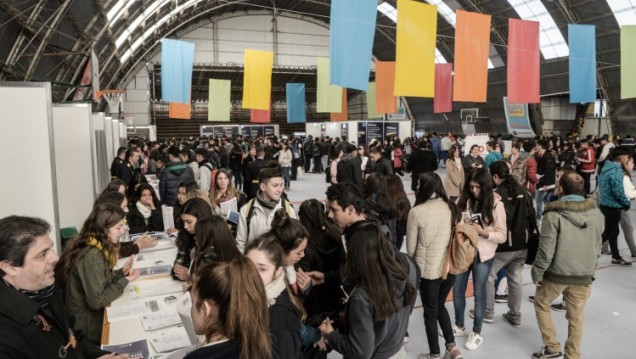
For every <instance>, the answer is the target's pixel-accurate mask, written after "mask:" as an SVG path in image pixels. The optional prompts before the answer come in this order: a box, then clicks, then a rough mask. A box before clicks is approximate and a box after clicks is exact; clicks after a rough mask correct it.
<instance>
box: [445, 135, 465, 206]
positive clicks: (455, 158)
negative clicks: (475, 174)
mask: <svg viewBox="0 0 636 359" xmlns="http://www.w3.org/2000/svg"><path fill="white" fill-rule="evenodd" d="M465 178H466V176H465V174H464V167H463V166H462V161H461V158H459V151H458V150H457V147H455V146H452V147H451V149H450V151H448V160H446V178H444V190H445V191H446V195H448V197H450V199H451V200H455V199H457V198H458V197H459V195H460V193H461V191H462V188H464V180H465Z"/></svg>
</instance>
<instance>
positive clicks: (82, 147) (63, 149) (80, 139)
mask: <svg viewBox="0 0 636 359" xmlns="http://www.w3.org/2000/svg"><path fill="white" fill-rule="evenodd" d="M53 135H54V142H53V143H54V146H55V166H56V174H57V194H58V203H59V216H60V227H61V228H65V227H75V228H77V230H78V231H79V230H81V228H82V224H83V223H84V220H85V219H86V217H87V216H88V214H89V213H90V212H91V209H92V208H93V202H94V201H95V178H94V177H95V174H94V171H93V167H94V165H93V152H94V148H95V146H94V144H93V142H94V138H95V136H94V132H93V121H92V114H91V106H90V104H56V105H54V106H53Z"/></svg>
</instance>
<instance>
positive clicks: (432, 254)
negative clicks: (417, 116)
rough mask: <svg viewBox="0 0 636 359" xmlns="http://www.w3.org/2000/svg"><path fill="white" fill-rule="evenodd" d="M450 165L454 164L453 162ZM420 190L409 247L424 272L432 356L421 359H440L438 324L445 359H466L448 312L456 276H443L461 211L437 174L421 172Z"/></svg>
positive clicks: (410, 218) (409, 228)
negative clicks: (450, 197) (448, 302)
mask: <svg viewBox="0 0 636 359" xmlns="http://www.w3.org/2000/svg"><path fill="white" fill-rule="evenodd" d="M450 161H451V160H450V159H449V160H448V162H450ZM451 166H454V164H452V163H451ZM417 189H418V190H417V194H416V196H415V206H414V207H413V208H412V209H411V211H410V212H409V214H408V219H407V221H406V248H407V253H408V255H409V257H411V258H413V259H414V260H415V262H416V263H417V265H418V266H419V268H420V271H421V277H422V278H421V281H420V288H419V291H420V297H421V298H422V306H423V307H424V326H425V328H426V338H427V339H428V348H429V350H430V353H429V354H422V355H420V356H419V357H418V359H434V358H440V356H441V353H440V347H439V342H438V339H437V323H439V325H440V327H441V328H442V329H441V332H442V334H443V335H444V339H445V340H446V347H445V349H446V353H445V355H444V358H445V359H459V358H463V357H462V355H461V352H460V351H459V348H458V347H457V345H456V344H455V336H454V334H453V325H452V323H451V320H450V316H449V315H448V311H447V310H446V298H447V297H448V293H450V291H451V289H452V288H453V283H454V282H455V276H454V275H452V274H449V275H448V276H447V277H446V278H444V277H443V274H444V264H445V255H446V250H447V247H448V244H449V242H450V239H451V233H452V229H453V227H454V225H455V224H456V223H457V222H458V221H459V219H460V211H459V208H458V207H457V205H455V203H454V202H452V201H451V200H450V199H449V198H448V197H447V196H446V193H445V191H444V187H443V186H442V181H441V179H440V178H439V175H437V174H436V173H435V172H424V173H421V174H420V176H419V181H418V186H417Z"/></svg>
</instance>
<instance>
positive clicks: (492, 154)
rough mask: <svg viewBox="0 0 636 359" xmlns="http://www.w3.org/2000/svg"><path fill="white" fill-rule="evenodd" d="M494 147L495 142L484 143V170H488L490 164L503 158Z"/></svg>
mask: <svg viewBox="0 0 636 359" xmlns="http://www.w3.org/2000/svg"><path fill="white" fill-rule="evenodd" d="M496 146H497V142H496V141H490V142H488V143H486V150H487V151H488V154H487V155H486V159H485V160H484V163H485V167H486V168H490V165H491V164H493V163H495V162H497V161H499V160H500V159H502V158H503V156H502V155H501V152H499V151H497V150H496V149H495V147H496Z"/></svg>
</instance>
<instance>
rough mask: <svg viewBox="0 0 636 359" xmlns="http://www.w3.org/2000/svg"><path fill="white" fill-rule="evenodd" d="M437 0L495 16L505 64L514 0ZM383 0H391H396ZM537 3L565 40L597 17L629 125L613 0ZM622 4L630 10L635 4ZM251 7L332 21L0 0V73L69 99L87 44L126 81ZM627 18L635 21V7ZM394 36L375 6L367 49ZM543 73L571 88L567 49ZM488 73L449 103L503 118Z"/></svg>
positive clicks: (441, 30) (177, 4)
mask: <svg viewBox="0 0 636 359" xmlns="http://www.w3.org/2000/svg"><path fill="white" fill-rule="evenodd" d="M442 1H443V2H444V3H446V4H449V6H451V8H453V9H454V8H458V7H459V8H463V9H465V10H467V11H473V12H481V13H487V14H490V15H492V25H491V43H492V44H493V45H495V48H496V52H497V55H498V56H499V57H501V59H502V60H503V63H504V64H505V61H506V49H505V44H506V43H507V33H508V28H507V27H508V22H507V19H508V18H519V14H518V12H517V11H515V9H514V8H513V6H512V5H511V2H509V1H508V0H480V1H477V0H442ZM512 1H514V2H517V3H518V2H522V1H527V0H512ZM610 1H614V0H610ZM382 2H383V1H379V3H382ZM386 2H387V3H388V4H389V5H392V6H394V7H395V6H396V0H387V1H386ZM541 3H542V4H543V5H544V6H545V8H546V10H547V12H548V13H549V14H550V15H551V16H552V18H553V19H554V22H555V24H556V26H557V27H558V30H559V31H560V32H561V34H562V35H563V36H564V38H566V39H567V24H569V23H577V24H593V25H596V34H597V63H598V65H597V70H598V71H597V72H598V75H597V76H598V87H599V88H598V91H599V95H600V96H599V97H600V98H602V99H605V100H607V101H608V103H609V104H610V106H611V107H610V108H611V109H612V111H613V112H612V113H610V115H611V116H612V117H613V119H614V123H615V124H616V125H617V127H618V129H619V130H623V131H629V132H633V130H632V125H631V122H633V123H635V125H633V126H634V129H636V121H634V120H636V115H635V114H636V102H635V101H633V100H629V101H627V100H620V28H619V24H618V22H617V18H616V17H615V15H614V12H613V11H612V8H610V6H609V5H608V3H607V2H606V1H597V0H580V1H573V0H542V1H541ZM614 3H616V1H614ZM115 10H118V11H115ZM626 11H628V12H627V14H629V11H633V10H629V9H628V10H626ZM250 12H259V13H272V14H273V13H279V12H280V13H285V15H286V16H295V17H297V18H299V19H302V20H305V21H309V22H313V23H316V24H319V25H321V26H329V12H330V1H328V0H250V1H247V0H128V1H124V2H121V0H4V1H2V2H0V38H2V39H3V41H2V44H3V45H2V46H0V80H3V81H50V82H52V83H53V96H54V101H66V100H69V99H70V98H72V94H73V92H74V90H75V89H76V87H77V85H78V83H79V81H80V79H81V77H82V74H83V70H84V67H85V65H86V63H87V61H88V59H89V57H90V52H91V49H93V50H94V51H95V53H96V54H97V57H98V59H99V68H100V80H101V84H102V89H106V88H123V87H124V86H125V85H126V84H127V82H128V81H130V79H131V78H132V76H134V74H135V73H136V72H137V71H138V70H139V68H140V67H141V66H145V62H146V61H148V60H149V59H150V58H151V57H152V55H154V54H156V52H157V51H158V50H159V40H160V39H161V38H164V37H173V38H178V37H180V36H182V35H183V34H185V33H187V32H189V31H192V30H193V29H194V28H197V27H199V26H202V25H203V24H207V23H209V22H210V21H212V19H215V18H216V19H218V18H222V17H223V16H239V15H240V14H247V13H250ZM623 14H625V12H623ZM626 18H627V19H629V15H623V16H622V17H620V19H621V20H622V21H625V19H626ZM633 23H634V24H636V15H634V21H633ZM438 24H439V25H438V50H439V51H440V53H441V54H442V55H443V56H444V58H445V59H446V60H447V61H448V62H452V61H453V47H454V39H453V36H454V26H453V24H451V23H449V22H448V21H447V20H446V18H445V17H444V16H442V15H439V19H438ZM395 35H396V31H395V23H394V22H393V21H392V20H391V19H390V18H389V17H387V16H384V15H381V14H379V16H378V22H377V27H376V37H375V44H374V47H373V55H374V56H375V57H376V58H377V59H378V60H385V61H390V60H394V59H395ZM117 45H119V46H117ZM127 52H128V53H127ZM491 55H492V53H491ZM122 57H123V58H124V59H125V60H124V61H123V62H121V59H122ZM541 80H542V81H541V94H542V95H553V96H567V93H568V91H569V89H568V87H569V85H568V58H567V57H557V58H554V59H548V60H546V59H545V58H544V57H542V63H541ZM488 81H489V88H488V102H487V103H485V104H463V103H455V104H454V109H455V110H456V111H458V110H459V109H460V108H465V107H480V108H481V109H482V113H483V114H486V115H489V116H491V117H492V118H503V111H502V103H501V97H503V96H505V95H506V68H505V66H495V67H494V68H492V69H490V70H489V80H488ZM407 102H408V104H409V107H410V110H411V113H412V114H413V116H414V117H415V118H416V120H418V121H423V122H426V123H435V122H438V121H439V120H440V119H441V118H442V117H440V116H439V115H434V114H432V101H431V100H430V99H420V98H407ZM453 116H455V118H458V114H457V113H454V114H451V115H450V117H451V118H452V117H453Z"/></svg>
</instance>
